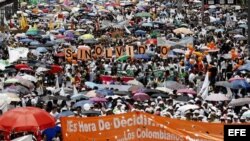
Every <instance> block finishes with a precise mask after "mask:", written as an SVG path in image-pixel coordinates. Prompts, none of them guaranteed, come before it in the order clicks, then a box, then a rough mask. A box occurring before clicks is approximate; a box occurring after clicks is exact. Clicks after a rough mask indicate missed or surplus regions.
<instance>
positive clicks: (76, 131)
mask: <svg viewBox="0 0 250 141" xmlns="http://www.w3.org/2000/svg"><path fill="white" fill-rule="evenodd" d="M223 126H224V125H223V124H216V123H203V122H194V121H187V120H177V119H171V118H166V117H160V116H156V115H152V114H147V113H143V112H129V113H125V114H118V115H110V116H101V117H87V118H79V117H62V118H61V127H62V136H63V140H64V141H191V140H192V141H198V140H199V141H201V140H202V141H203V140H206V141H207V140H213V141H220V140H223Z"/></svg>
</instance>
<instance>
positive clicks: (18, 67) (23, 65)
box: [15, 64, 30, 69]
mask: <svg viewBox="0 0 250 141" xmlns="http://www.w3.org/2000/svg"><path fill="white" fill-rule="evenodd" d="M15 68H16V69H22V68H30V67H29V65H27V64H16V65H15Z"/></svg>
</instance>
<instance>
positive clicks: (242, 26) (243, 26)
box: [239, 24, 248, 29]
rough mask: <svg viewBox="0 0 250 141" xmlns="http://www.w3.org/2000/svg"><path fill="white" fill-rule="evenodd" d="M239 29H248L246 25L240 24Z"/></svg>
mask: <svg viewBox="0 0 250 141" xmlns="http://www.w3.org/2000/svg"><path fill="white" fill-rule="evenodd" d="M239 27H241V28H245V29H248V25H246V24H241V25H239Z"/></svg>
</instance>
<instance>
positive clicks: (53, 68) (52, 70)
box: [49, 65, 63, 73]
mask: <svg viewBox="0 0 250 141" xmlns="http://www.w3.org/2000/svg"><path fill="white" fill-rule="evenodd" d="M61 71H63V68H62V67H61V66H58V65H51V66H50V70H49V72H50V73H59V72H61Z"/></svg>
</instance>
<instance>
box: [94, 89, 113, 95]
mask: <svg viewBox="0 0 250 141" xmlns="http://www.w3.org/2000/svg"><path fill="white" fill-rule="evenodd" d="M95 92H96V93H97V94H98V95H103V96H112V95H114V93H113V91H112V90H108V89H101V90H96V91H95Z"/></svg>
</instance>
